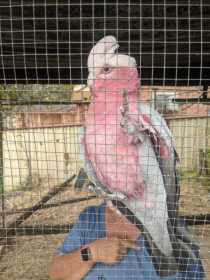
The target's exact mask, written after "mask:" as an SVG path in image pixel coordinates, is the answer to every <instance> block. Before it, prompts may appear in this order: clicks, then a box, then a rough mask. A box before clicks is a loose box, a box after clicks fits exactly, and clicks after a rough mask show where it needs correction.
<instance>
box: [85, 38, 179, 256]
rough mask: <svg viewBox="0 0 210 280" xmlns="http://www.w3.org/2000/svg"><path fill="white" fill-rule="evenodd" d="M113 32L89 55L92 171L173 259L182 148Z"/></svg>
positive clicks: (97, 183)
mask: <svg viewBox="0 0 210 280" xmlns="http://www.w3.org/2000/svg"><path fill="white" fill-rule="evenodd" d="M118 48H119V45H118V44H117V42H116V39H115V38H114V37H113V36H106V37H104V38H103V39H101V40H100V41H99V42H98V43H97V44H96V45H95V46H94V47H93V48H92V50H91V52H90V54H89V57H88V70H89V76H88V85H89V87H90V88H91V93H92V96H93V100H92V102H91V104H90V106H89V109H88V112H87V115H86V120H85V131H84V138H83V141H82V146H83V149H84V150H83V151H84V155H85V163H86V166H85V168H86V172H87V174H88V176H89V178H90V180H91V181H92V182H93V184H94V188H95V191H96V192H98V193H100V194H102V195H103V196H104V197H105V198H107V199H118V200H121V201H123V203H124V205H126V207H127V208H128V209H130V210H131V212H132V213H134V215H135V216H136V218H137V219H138V220H139V221H140V222H141V223H142V224H143V226H144V227H145V229H146V230H147V231H148V233H149V234H150V236H151V238H152V239H153V241H154V243H155V245H156V247H157V248H158V250H159V251H160V252H161V253H162V255H163V256H165V257H166V259H167V258H169V257H172V255H173V247H172V242H171V235H170V232H169V230H168V222H169V218H170V219H171V221H173V217H176V213H175V212H176V201H177V199H176V194H177V191H174V190H176V188H177V187H178V185H177V181H176V180H177V178H176V172H175V165H176V152H175V148H174V143H173V138H172V135H171V132H170V130H169V129H168V126H167V125H166V122H165V121H164V119H163V118H162V117H161V116H160V114H159V113H158V112H156V111H155V110H154V109H152V108H151V107H150V106H149V105H147V104H143V103H140V102H138V93H139V90H140V80H139V77H138V71H137V68H136V62H135V59H134V58H132V57H130V56H128V55H124V54H118V53H116V51H117V49H118Z"/></svg>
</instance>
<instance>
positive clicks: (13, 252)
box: [0, 180, 210, 280]
mask: <svg viewBox="0 0 210 280" xmlns="http://www.w3.org/2000/svg"><path fill="white" fill-rule="evenodd" d="M47 191H48V190H46V191H45V190H43V189H42V193H40V189H38V190H37V192H36V191H35V190H33V191H32V192H26V193H25V194H24V196H22V197H21V198H20V197H19V198H17V197H16V198H12V199H13V201H12V202H10V205H13V207H17V208H19V207H28V206H31V204H32V202H33V203H35V202H36V201H38V200H39V199H40V197H41V196H43V194H44V193H45V192H47ZM87 195H88V194H87V193H85V192H83V193H80V194H79V193H75V192H74V190H73V188H72V187H71V186H69V188H68V190H66V191H65V192H62V193H59V194H58V195H57V196H56V197H54V198H53V199H51V200H50V201H49V202H50V203H51V202H58V201H61V200H63V199H69V198H75V197H79V196H87ZM23 197H27V199H26V200H25V199H24V198H23ZM29 197H30V198H29ZM31 197H33V199H31ZM209 198H210V196H209V192H208V188H207V187H203V186H202V185H201V184H199V182H195V181H194V182H193V181H190V180H183V181H182V188H181V197H180V212H181V214H198V213H207V212H209V213H210V202H209ZM18 199H19V203H18ZM24 200H25V202H24ZM13 202H14V204H13ZM98 203H100V201H99V200H97V199H94V200H90V201H84V202H81V203H76V204H72V205H64V206H62V207H56V208H50V209H46V210H44V209H43V210H40V211H37V212H36V213H34V214H33V215H32V216H31V217H30V218H29V219H27V220H26V221H25V222H24V225H27V224H30V225H32V224H33V225H36V224H39V225H40V224H52V225H53V224H59V223H60V224H65V223H72V222H74V221H75V219H76V218H77V216H78V214H79V213H80V212H81V211H82V209H84V208H85V207H86V206H88V205H90V204H98ZM8 209H11V207H10V208H8ZM12 218H13V219H14V218H15V216H13V217H12V216H11V217H10V219H12ZM7 222H8V221H7ZM191 232H192V234H193V236H194V238H195V239H196V240H197V241H199V242H200V247H201V255H202V258H203V264H204V266H205V269H206V271H207V272H208V274H209V276H208V277H209V278H207V279H210V270H209V267H210V252H209V251H210V225H209V226H205V227H204V226H199V227H198V226H197V227H193V228H191ZM64 237H65V234H59V235H45V236H22V237H16V238H11V241H10V242H9V243H10V245H8V246H7V248H6V252H5V253H4V255H3V257H2V258H1V261H0V279H1V280H29V279H33V280H46V279H48V275H47V267H48V264H49V262H50V260H51V258H52V256H53V254H54V252H55V249H56V248H57V247H58V245H59V244H60V243H61V242H62V241H63V239H64Z"/></svg>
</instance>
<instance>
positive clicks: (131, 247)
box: [121, 240, 141, 250]
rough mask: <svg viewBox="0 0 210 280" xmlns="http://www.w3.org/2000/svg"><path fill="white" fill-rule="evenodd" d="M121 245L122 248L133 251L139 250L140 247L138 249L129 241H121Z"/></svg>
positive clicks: (133, 242) (134, 243)
mask: <svg viewBox="0 0 210 280" xmlns="http://www.w3.org/2000/svg"><path fill="white" fill-rule="evenodd" d="M121 245H122V246H124V247H125V248H130V249H134V250H140V249H141V247H139V246H138V245H137V244H136V242H135V241H131V240H123V241H121Z"/></svg>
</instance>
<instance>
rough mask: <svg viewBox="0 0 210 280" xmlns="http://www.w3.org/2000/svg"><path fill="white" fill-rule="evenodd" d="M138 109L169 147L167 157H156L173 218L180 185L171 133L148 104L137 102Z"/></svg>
mask: <svg viewBox="0 0 210 280" xmlns="http://www.w3.org/2000/svg"><path fill="white" fill-rule="evenodd" d="M138 110H139V112H140V113H142V114H145V115H147V116H149V118H150V119H151V121H152V124H153V125H154V127H155V128H156V129H157V131H158V132H159V134H160V136H161V137H162V138H163V139H164V141H165V142H166V144H167V146H168V148H169V158H168V159H164V160H163V159H161V158H160V157H159V156H157V158H158V161H159V164H160V169H161V171H162V174H163V178H164V185H165V190H166V194H167V205H168V212H169V217H170V218H171V219H173V220H174V218H175V217H176V214H177V208H178V200H179V194H180V186H179V178H178V174H177V163H178V161H179V158H178V154H177V152H176V148H175V143H174V139H173V135H172V133H171V131H170V129H169V128H168V126H167V124H166V121H165V120H164V119H163V117H162V116H161V115H160V114H159V113H158V112H157V111H156V110H154V109H153V108H152V107H151V106H150V105H149V104H142V103H139V105H138Z"/></svg>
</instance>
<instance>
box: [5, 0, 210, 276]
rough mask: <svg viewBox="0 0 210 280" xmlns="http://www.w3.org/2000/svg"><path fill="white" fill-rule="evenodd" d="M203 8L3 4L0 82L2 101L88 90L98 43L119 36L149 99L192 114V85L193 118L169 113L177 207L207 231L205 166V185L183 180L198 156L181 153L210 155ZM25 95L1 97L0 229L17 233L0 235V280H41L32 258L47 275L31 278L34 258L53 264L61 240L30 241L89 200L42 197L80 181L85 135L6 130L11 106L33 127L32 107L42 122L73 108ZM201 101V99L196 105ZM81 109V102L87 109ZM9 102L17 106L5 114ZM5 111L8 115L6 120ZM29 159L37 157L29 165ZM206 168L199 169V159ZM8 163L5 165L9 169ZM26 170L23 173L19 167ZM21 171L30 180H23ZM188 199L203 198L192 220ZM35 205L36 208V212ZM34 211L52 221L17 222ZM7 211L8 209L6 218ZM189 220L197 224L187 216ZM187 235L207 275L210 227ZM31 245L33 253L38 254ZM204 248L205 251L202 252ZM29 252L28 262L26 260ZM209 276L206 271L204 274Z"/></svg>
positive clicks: (75, 130) (69, 128)
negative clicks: (155, 93) (176, 157)
mask: <svg viewBox="0 0 210 280" xmlns="http://www.w3.org/2000/svg"><path fill="white" fill-rule="evenodd" d="M209 8H210V6H209V4H208V2H207V1H203V0H200V1H199V2H198V1H188V2H187V1H186V2H184V1H178V0H177V1H166V0H164V1H158V3H157V2H156V1H154V0H153V1H145V2H144V1H140V2H138V3H137V2H135V1H121V2H118V1H116V2H115V3H114V4H113V3H112V2H106V1H97V2H89V1H87V2H85V1H81V0H80V2H79V3H77V2H76V1H75V2H74V1H71V3H66V2H65V1H63V2H60V1H59V2H58V1H49V2H46V1H45V2H43V1H42V2H41V1H35V0H33V1H31V2H30V3H29V2H27V3H26V2H25V1H23V0H21V1H11V0H10V1H4V2H3V1H2V4H1V6H0V10H1V15H2V17H1V19H0V23H1V24H0V31H1V46H0V51H1V81H2V82H3V86H4V87H3V88H2V90H1V92H3V91H7V85H8V83H15V84H18V83H21V82H23V83H25V82H26V83H36V84H39V83H47V84H51V83H55V84H60V85H61V87H62V84H63V83H69V84H75V83H76V84H78V83H82V84H84V83H86V79H87V66H86V60H87V55H88V53H89V51H90V49H91V47H92V46H93V45H94V43H95V42H97V40H98V39H100V38H101V37H103V36H105V35H108V34H112V35H115V36H116V37H117V38H118V40H119V44H120V45H121V48H122V51H124V52H126V53H128V54H129V55H133V56H135V57H136V59H137V62H138V63H137V64H138V68H139V70H140V76H141V82H142V85H144V84H145V85H146V84H150V86H151V89H150V91H152V90H154V87H155V88H156V87H157V86H159V85H161V86H163V87H164V91H174V92H175V97H174V98H179V97H181V99H182V100H181V103H180V104H181V105H184V104H186V107H188V105H189V106H191V105H192V104H191V103H190V104H189V103H188V96H189V95H188V94H189V93H191V92H192V91H194V89H193V90H192V88H190V86H193V85H195V86H198V87H199V90H198V91H197V90H196V94H194V95H193V94H192V96H191V98H197V99H196V100H194V105H192V106H194V107H195V106H196V105H197V111H196V113H195V114H194V115H193V116H191V118H187V120H186V119H184V117H185V116H187V117H188V114H189V110H188V111H187V112H186V109H184V110H183V112H182V113H180V115H181V116H180V117H182V118H180V119H179V121H177V122H176V120H174V118H175V117H176V112H170V115H169V118H170V120H169V123H170V122H171V129H172V130H173V132H174V133H175V134H176V133H177V134H176V136H177V138H176V140H177V143H178V147H179V148H180V150H181V160H182V162H184V164H183V167H184V172H183V173H184V174H183V178H184V179H183V182H182V184H183V190H184V192H183V194H182V201H181V203H182V206H183V205H184V206H183V208H182V210H183V214H184V215H189V214H195V215H197V214H203V216H201V218H200V222H201V223H203V224H205V223H208V221H209V218H208V215H209V214H208V212H207V211H209V210H208V209H209V208H208V205H209V200H208V199H209V194H208V191H207V190H206V187H204V186H203V181H202V180H206V178H207V181H208V164H207V165H206V163H205V164H204V166H203V167H202V168H203V170H202V171H201V174H200V175H201V176H198V174H196V175H195V174H194V173H190V172H191V171H190V172H189V170H188V165H189V160H188V157H190V158H191V159H192V161H194V160H195V158H196V162H197V164H199V163H198V161H199V157H198V150H196V152H195V154H194V157H192V155H190V156H189V154H188V153H187V151H188V152H189V150H192V149H193V147H194V149H195V143H197V145H202V148H203V147H204V149H203V150H208V147H209V143H208V137H207V136H208V130H209V122H208V116H209V114H208V113H206V114H203V113H204V107H205V106H204V107H202V106H200V101H202V104H208V103H207V102H208V100H207V98H208V92H207V84H208V80H209V77H208V76H207V74H208V73H209V64H208V62H209V60H208V57H209V49H208V47H209V39H208V26H209V23H210V20H209V16H208V11H209ZM134 11H135V13H134ZM98 14H99V15H98ZM145 73H146V74H145ZM181 84H183V85H185V86H186V87H189V88H188V89H186V88H185V89H183V88H180V87H179V85H181ZM170 85H173V86H174V87H173V88H171V87H169V86H170ZM161 90H162V88H161V89H160V91H161ZM49 91H50V90H49ZM63 91H65V90H63ZM22 92H25V93H28V94H29V96H30V92H31V89H30V87H29V88H27V87H26V88H22V89H19V88H17V90H16V93H17V94H16V95H14V96H13V98H12V100H11V98H10V96H9V95H10V93H9V94H7V95H6V98H5V95H4V98H3V100H2V106H1V108H2V112H3V114H2V115H1V116H2V120H1V124H2V125H5V123H6V126H5V127H4V129H3V132H2V134H3V135H2V137H3V144H4V145H3V151H2V153H3V155H2V157H1V158H2V160H3V159H4V163H3V162H2V163H1V166H3V167H4V168H5V170H7V172H8V173H7V175H6V176H5V173H4V175H3V176H2V178H4V180H5V179H11V182H10V187H8V189H10V191H8V189H6V188H5V189H4V196H2V198H3V199H2V209H3V211H2V212H4V215H2V228H3V229H4V230H5V229H6V230H7V229H9V227H10V226H11V223H12V231H13V234H11V236H10V233H9V232H6V235H5V232H3V236H4V238H5V236H6V240H7V243H6V250H7V249H8V251H7V253H6V254H3V259H2V268H1V275H2V277H3V278H2V279H7V280H8V279H24V277H25V279H27V277H28V275H30V274H31V277H32V279H33V277H34V279H35V277H36V278H37V277H39V279H47V275H46V267H47V265H44V266H43V265H41V259H40V260H38V259H37V261H36V265H37V267H38V268H39V269H38V270H39V271H42V270H43V271H44V272H43V274H42V273H40V274H39V272H38V271H36V270H34V269H33V266H32V263H31V261H30V258H32V257H33V255H34V254H37V256H40V255H39V251H40V254H41V255H43V256H44V257H43V260H45V261H46V260H47V259H48V258H50V255H51V254H52V252H53V250H54V249H55V247H56V246H57V245H58V243H60V242H61V239H62V238H63V236H61V237H60V235H58V236H59V237H58V238H55V240H54V239H53V238H54V237H53V238H52V237H49V239H47V238H46V237H45V236H44V235H43V236H41V237H40V239H39V237H38V238H37V237H34V238H32V239H31V240H30V238H29V237H27V235H36V234H40V233H41V234H44V233H56V230H57V233H58V232H63V233H64V232H67V231H68V230H69V228H70V226H69V221H74V220H75V217H76V216H77V215H78V213H79V210H80V209H82V208H83V207H84V206H87V205H88V203H89V202H88V201H85V202H81V201H80V200H82V199H83V197H82V198H81V197H80V196H79V197H78V196H77V195H76V196H75V193H74V192H73V191H71V189H68V188H67V190H65V191H64V194H62V193H61V194H59V193H58V194H57V196H55V197H54V198H53V199H52V200H50V198H51V197H46V195H48V196H49V193H48V191H49V192H51V191H52V192H53V190H54V188H55V186H59V187H64V189H65V187H66V185H65V181H66V180H68V179H69V178H70V179H71V176H70V175H74V174H76V173H77V172H78V169H79V167H80V160H79V153H80V151H79V149H78V147H77V146H78V144H79V138H80V135H81V134H82V132H81V131H80V127H78V124H77V126H75V124H74V123H73V122H71V124H67V125H66V126H64V125H63V123H61V122H60V123H59V125H58V126H57V127H55V126H54V124H53V125H52V122H51V123H50V124H49V125H48V126H47V127H46V126H45V127H41V128H40V127H36V128H33V129H32V128H29V127H25V129H26V130H25V131H24V129H23V127H21V128H22V130H21V129H20V130H19V131H18V130H17V129H16V127H14V129H13V130H12V127H10V126H9V125H8V124H7V122H6V121H7V120H8V118H10V117H8V114H11V113H13V109H12V110H11V108H15V107H16V110H15V113H13V114H14V115H15V116H16V115H17V113H20V112H22V113H23V115H24V116H26V115H27V114H29V118H30V117H32V115H31V116H30V114H31V113H32V112H33V106H34V105H40V108H41V106H42V105H43V104H44V105H43V106H45V105H46V104H45V102H46V103H47V104H48V111H47V112H46V114H45V117H46V116H47V114H48V115H50V116H51V117H52V114H53V113H52V112H53V110H54V109H53V106H57V105H58V106H59V105H60V104H66V105H67V106H68V103H69V104H72V103H74V102H73V101H72V100H71V99H70V98H69V99H68V98H65V97H62V99H61V98H59V96H58V97H57V98H56V97H55V99H54V100H53V101H54V103H53V101H52V100H50V99H49V100H47V99H44V98H43V97H42V96H38V95H37V97H36V98H35V99H34V100H32V99H30V98H28V99H27V98H26V95H24V94H22ZM71 92H72V90H69V95H70V96H71ZM186 92H187V95H186ZM53 95H54V93H53ZM183 96H184V97H183ZM200 96H202V97H205V98H206V99H205V100H200V99H198V97H200ZM148 99H149V97H148ZM80 101H82V102H83V100H80ZM191 101H192V100H191ZM6 102H7V103H6ZM12 102H13V105H15V106H13V105H11V103H12ZM21 102H22V103H23V104H22V107H21V105H19V104H20V103H21ZM65 102H66V103H65ZM144 102H145V101H144ZM5 104H6V105H5ZM50 105H51V107H50ZM7 106H8V107H7ZM24 106H25V107H24ZM64 106H65V105H64ZM77 106H80V105H77ZM5 108H6V109H7V112H9V113H7V114H6V115H5ZM40 108H39V111H38V113H39V114H37V115H39V118H41V116H40V115H41V112H40V111H41V109H40ZM206 108H207V105H206V107H205V109H206ZM59 111H60V115H62V114H63V113H64V112H63V111H62V109H61V107H59V108H57V112H56V113H59ZM205 112H206V111H205ZM83 113H84V112H83ZM196 114H198V115H199V114H201V115H202V116H200V118H197V116H196ZM56 118H58V116H57V117H56ZM16 125H17V124H16ZM79 125H81V123H80V124H79ZM52 126H53V127H52ZM199 128H200V129H199ZM20 131H21V132H20ZM192 131H193V132H192ZM192 133H194V137H195V139H196V140H194V142H193V140H192V137H193V136H192V135H193V134H192ZM18 135H19V140H18ZM69 135H72V137H69ZM202 138H203V139H202ZM204 138H205V139H207V141H204V143H203V142H202V141H201V142H202V144H201V142H199V141H200V140H201V139H202V140H205V139H204ZM188 140H192V141H191V142H193V143H194V144H191V143H190V144H189V142H187V141H188ZM57 141H58V142H57ZM59 141H60V144H62V145H61V146H62V148H61V147H59ZM183 147H184V149H183ZM21 149H22V150H21ZM20 150H21V151H20ZM183 150H184V152H183ZM21 152H22V154H21ZM23 153H25V155H23ZM30 153H32V154H33V155H32V158H31V159H30V155H29V154H30ZM41 153H43V158H42V157H40V158H38V157H39V156H40V154H41ZM191 154H192V153H191ZM5 155H6V157H5ZM69 157H70V159H69ZM71 157H72V159H71ZM75 158H76V159H75ZM203 160H204V161H205V159H203ZM69 161H70V162H71V164H72V165H68V168H67V169H66V171H65V172H66V173H65V172H64V171H63V173H62V172H61V171H62V169H63V170H64V169H65V167H66V166H65V164H66V163H67V162H69ZM5 162H7V163H8V165H6V166H5ZM26 162H27V163H28V166H27V165H26V164H25V163H26ZM24 164H25V165H24ZM73 164H74V166H73ZM30 169H32V170H31V171H32V173H33V172H34V170H35V171H36V172H37V171H38V173H40V174H41V173H42V172H43V171H44V173H45V174H44V176H42V177H43V178H39V176H38V175H39V174H37V173H36V172H34V174H30V172H31V171H30ZM189 169H190V168H189ZM5 170H4V172H5ZM25 170H26V171H27V172H28V174H29V175H30V176H26V175H25ZM27 172H26V173H27ZM31 175H33V176H31ZM194 175H195V177H194ZM17 179H18V180H19V179H20V182H19V183H17ZM26 179H27V180H29V181H27V180H26ZM36 179H37V181H36ZM42 180H43V181H42ZM196 180H197V181H198V182H200V183H199V187H198V192H199V194H198V193H197V191H194V192H191V191H192V190H194V189H195V188H196V186H195V181H196ZM4 183H5V182H4ZM68 183H69V182H68ZM207 184H208V183H207ZM17 187H18V188H17ZM24 188H25V190H24ZM31 188H32V189H31ZM185 188H186V189H185ZM52 189H53V190H52ZM55 189H56V188H55ZM186 190H187V191H190V194H191V199H192V200H193V201H194V203H195V204H196V200H197V199H198V198H199V199H200V204H199V203H198V205H197V208H196V207H195V209H194V211H193V212H192V213H191V211H190V209H191V207H192V206H191V203H190V201H189V195H187V194H186ZM18 196H19V199H18ZM48 198H49V202H50V203H49V202H48V203H47V204H44V203H43V199H44V201H48ZM18 200H19V201H18ZM72 200H73V201H72ZM40 201H41V204H40V205H38V206H37V203H40ZM186 201H187V203H186ZM71 202H80V203H79V204H77V205H78V206H76V207H74V206H73V204H69V203H71ZM5 203H6V204H5ZM7 203H8V205H7ZM91 203H98V200H97V201H95V200H93V202H91ZM50 204H51V205H50ZM201 204H203V205H204V204H205V205H206V209H205V207H203V208H202V207H201ZM34 205H35V206H36V207H38V209H46V208H47V209H50V210H49V211H48V212H45V211H46V210H43V211H41V213H40V214H39V212H37V213H38V214H36V213H35V214H33V216H32V217H31V218H30V219H29V221H28V224H27V222H24V221H25V217H24V216H22V214H21V216H20V217H19V216H17V214H19V213H23V215H24V214H25V215H26V216H27V213H30V212H33V211H35V209H36V207H35V208H33V207H34ZM61 205H62V206H61ZM65 205H68V207H66V208H65ZM55 206H60V208H57V207H56V209H62V210H61V211H60V210H58V211H57V212H56V211H55V213H54V212H53V211H52V210H51V209H55ZM63 206H64V208H63ZM7 207H8V209H5V208H7ZM39 207H40V208H39ZM52 207H54V208H52ZM70 211H71V213H70ZM58 212H60V213H58ZM11 213H13V215H11ZM46 213H47V214H46ZM52 213H53V214H52ZM69 215H70V219H69ZM11 217H12V219H11ZM18 219H19V220H18ZM191 219H194V218H192V217H191ZM60 220H61V221H62V222H60ZM192 221H193V222H192V224H195V223H196V222H195V219H194V220H192ZM21 222H23V226H22V227H19V223H20V224H21ZM46 222H47V225H46ZM65 223H66V224H65ZM191 230H192V231H193V232H195V236H196V237H197V235H200V237H199V238H200V240H201V248H202V256H203V258H204V260H203V261H204V263H206V267H207V265H208V264H207V263H208V260H209V242H210V241H209V228H208V226H200V227H199V226H197V227H196V226H195V225H194V226H193V227H191ZM24 232H25V234H26V237H25V236H24V237H17V236H16V235H24ZM49 236H50V235H49ZM14 238H15V239H14ZM197 238H198V237H197ZM199 238H198V239H199ZM52 239H53V242H54V243H55V244H56V245H54V243H53V245H54V246H52V245H49V240H52ZM25 241H27V242H29V244H30V245H32V248H33V249H31V250H29V246H27V243H25ZM33 242H34V243H33ZM42 242H43V243H42ZM36 243H37V245H35V244H36ZM48 246H49V247H48ZM205 247H206V248H205ZM2 248H3V249H2V251H4V250H5V244H4V243H3V247H2ZM205 249H206V251H207V252H204V251H205ZM14 251H15V254H14ZM27 251H28V252H30V253H31V254H29V255H27V254H26V252H27ZM12 254H14V255H15V263H14V265H12V267H9V266H11V255H12ZM33 264H34V259H33ZM24 267H25V268H24ZM26 267H27V269H26ZM19 268H20V269H19ZM206 271H207V272H208V269H206ZM0 277H1V276H0Z"/></svg>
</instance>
